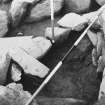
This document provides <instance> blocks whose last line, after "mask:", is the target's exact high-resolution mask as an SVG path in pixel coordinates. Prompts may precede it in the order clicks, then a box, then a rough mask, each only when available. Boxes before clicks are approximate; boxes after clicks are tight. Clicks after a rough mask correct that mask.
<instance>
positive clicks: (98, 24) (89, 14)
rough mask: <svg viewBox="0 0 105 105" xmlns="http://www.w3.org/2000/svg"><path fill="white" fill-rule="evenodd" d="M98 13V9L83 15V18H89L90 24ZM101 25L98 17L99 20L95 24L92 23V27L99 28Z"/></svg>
mask: <svg viewBox="0 0 105 105" xmlns="http://www.w3.org/2000/svg"><path fill="white" fill-rule="evenodd" d="M97 14H98V11H94V12H90V13H86V14H83V15H82V16H83V18H85V19H87V21H88V24H90V23H91V22H92V21H93V20H94V18H95V16H96V15H97ZM100 27H101V24H100V20H99V19H97V21H95V22H94V24H93V25H92V28H94V29H99V28H100Z"/></svg>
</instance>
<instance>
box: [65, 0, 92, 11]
mask: <svg viewBox="0 0 105 105" xmlns="http://www.w3.org/2000/svg"><path fill="white" fill-rule="evenodd" d="M90 4H91V0H65V9H66V11H67V12H76V13H81V12H85V11H87V10H89V7H90Z"/></svg>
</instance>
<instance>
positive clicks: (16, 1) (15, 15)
mask: <svg viewBox="0 0 105 105" xmlns="http://www.w3.org/2000/svg"><path fill="white" fill-rule="evenodd" d="M38 1H39V0H13V1H12V4H11V7H10V10H9V13H10V16H11V20H12V25H13V26H14V27H16V26H18V24H19V23H20V21H21V19H22V17H23V15H24V14H25V13H26V8H27V5H28V4H33V3H35V2H38Z"/></svg>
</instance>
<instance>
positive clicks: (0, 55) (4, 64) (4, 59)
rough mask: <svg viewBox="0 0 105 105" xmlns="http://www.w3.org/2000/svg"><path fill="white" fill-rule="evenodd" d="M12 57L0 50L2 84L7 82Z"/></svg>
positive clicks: (0, 81)
mask: <svg viewBox="0 0 105 105" xmlns="http://www.w3.org/2000/svg"><path fill="white" fill-rule="evenodd" d="M10 60H11V57H10V56H9V54H8V53H7V52H3V51H1V52H0V84H1V85H3V84H5V82H6V78H7V72H8V67H9V64H10Z"/></svg>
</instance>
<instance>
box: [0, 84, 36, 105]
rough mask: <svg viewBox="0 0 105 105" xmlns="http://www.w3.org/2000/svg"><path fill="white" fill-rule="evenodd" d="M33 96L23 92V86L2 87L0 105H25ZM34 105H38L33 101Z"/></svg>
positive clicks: (0, 89) (0, 88)
mask: <svg viewBox="0 0 105 105" xmlns="http://www.w3.org/2000/svg"><path fill="white" fill-rule="evenodd" d="M30 97H31V94H30V93H29V92H27V91H24V90H23V86H22V85H21V84H16V83H11V84H9V85H7V86H0V105H25V104H26V103H27V100H28V99H29V98H30ZM32 105H37V104H36V102H35V101H33V104H32Z"/></svg>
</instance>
